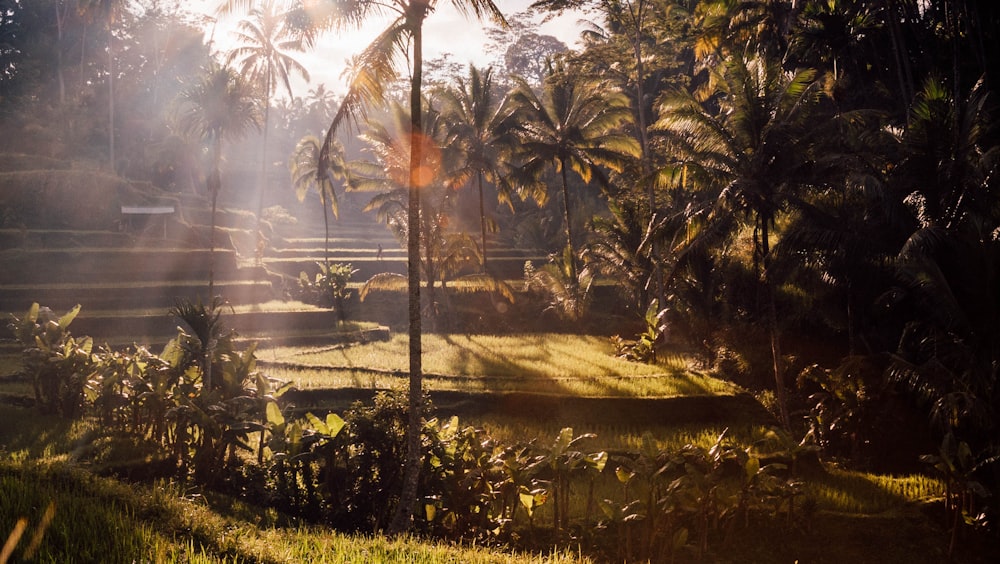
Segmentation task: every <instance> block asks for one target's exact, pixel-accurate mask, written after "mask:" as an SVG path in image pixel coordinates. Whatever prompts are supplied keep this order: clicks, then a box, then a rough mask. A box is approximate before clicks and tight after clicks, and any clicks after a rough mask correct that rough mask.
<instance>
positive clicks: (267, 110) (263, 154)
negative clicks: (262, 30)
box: [257, 60, 271, 244]
mask: <svg viewBox="0 0 1000 564" xmlns="http://www.w3.org/2000/svg"><path fill="white" fill-rule="evenodd" d="M266 80H267V84H265V85H264V138H263V139H262V141H261V144H262V145H261V149H260V178H259V179H258V184H259V187H258V190H257V243H258V244H259V243H260V239H261V238H262V237H263V235H261V232H260V219H261V215H262V214H263V213H264V191H265V190H266V189H267V130H268V121H269V120H270V117H271V62H270V60H268V63H267V79H266Z"/></svg>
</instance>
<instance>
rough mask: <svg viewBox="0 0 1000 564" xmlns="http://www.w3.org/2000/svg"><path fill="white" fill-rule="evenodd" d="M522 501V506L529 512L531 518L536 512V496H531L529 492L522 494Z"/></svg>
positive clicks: (520, 497)
mask: <svg viewBox="0 0 1000 564" xmlns="http://www.w3.org/2000/svg"><path fill="white" fill-rule="evenodd" d="M518 498H519V499H520V500H521V505H523V506H524V509H525V510H526V511H527V512H528V517H531V515H532V513H534V511H535V496H533V495H531V493H529V492H521V493H520V494H519V495H518Z"/></svg>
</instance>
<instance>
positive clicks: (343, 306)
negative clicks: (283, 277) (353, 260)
mask: <svg viewBox="0 0 1000 564" xmlns="http://www.w3.org/2000/svg"><path fill="white" fill-rule="evenodd" d="M316 266H318V267H319V272H317V273H316V275H315V276H314V277H313V278H311V279H310V277H309V274H307V273H306V272H302V273H300V274H299V291H298V294H299V295H298V298H299V299H300V300H302V301H303V302H306V303H309V304H313V305H317V306H319V307H325V308H330V309H332V310H334V311H336V312H337V317H338V318H339V319H340V321H341V322H343V321H345V320H346V319H347V302H348V300H349V299H350V297H351V290H350V289H348V287H347V286H348V284H350V282H351V276H353V275H354V274H356V273H357V272H358V271H357V270H356V269H354V268H352V267H351V265H350V264H342V263H333V264H327V263H322V262H317V263H316Z"/></svg>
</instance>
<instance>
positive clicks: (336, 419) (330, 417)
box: [326, 413, 345, 437]
mask: <svg viewBox="0 0 1000 564" xmlns="http://www.w3.org/2000/svg"><path fill="white" fill-rule="evenodd" d="M344 424H345V423H344V420H343V419H341V417H340V416H339V415H337V414H336V413H327V414H326V434H327V435H330V436H331V437H336V436H337V435H339V434H340V431H341V430H342V429H343V428H344Z"/></svg>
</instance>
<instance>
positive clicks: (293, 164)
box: [288, 135, 348, 268]
mask: <svg viewBox="0 0 1000 564" xmlns="http://www.w3.org/2000/svg"><path fill="white" fill-rule="evenodd" d="M322 143H323V142H322V141H320V139H319V138H318V137H316V136H315V135H307V136H305V137H303V138H302V139H301V140H300V141H299V142H298V144H297V145H296V146H295V152H294V153H293V154H292V157H291V158H290V159H289V161H288V169H289V171H290V172H291V174H292V187H294V188H295V194H296V195H297V196H298V198H299V201H300V202H301V201H303V200H305V198H306V194H308V193H309V191H310V190H315V191H316V193H317V194H319V201H320V204H321V205H322V206H323V230H324V234H325V240H324V242H323V262H324V263H326V265H327V267H328V268H329V265H330V219H329V214H330V212H333V216H334V217H338V215H339V208H338V205H337V192H336V191H335V190H334V186H333V183H334V181H337V180H340V181H342V182H344V184H347V183H348V170H347V163H346V162H345V160H344V148H343V147H342V146H341V145H340V143H335V144H334V146H333V148H332V151H333V154H331V156H330V158H329V159H327V169H326V171H325V172H323V171H320V170H318V169H319V152H320V148H321V145H322Z"/></svg>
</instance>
